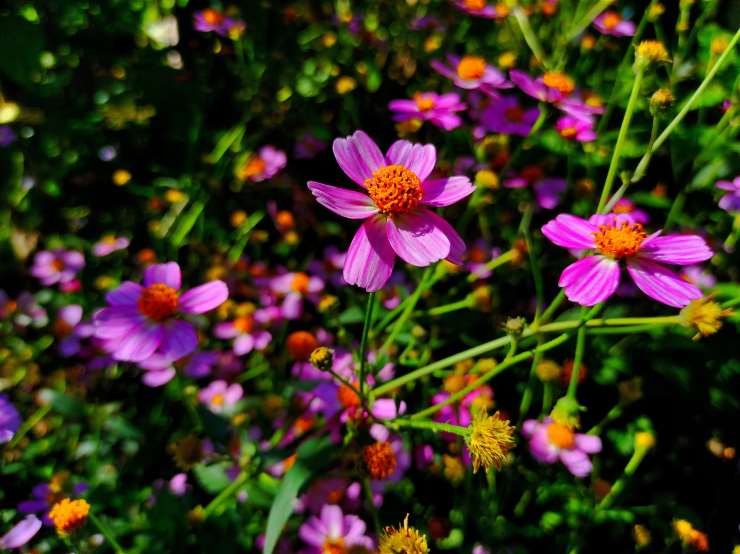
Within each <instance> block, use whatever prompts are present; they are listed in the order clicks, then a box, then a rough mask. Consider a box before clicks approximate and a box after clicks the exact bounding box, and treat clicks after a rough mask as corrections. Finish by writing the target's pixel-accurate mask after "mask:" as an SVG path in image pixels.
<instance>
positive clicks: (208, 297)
mask: <svg viewBox="0 0 740 554" xmlns="http://www.w3.org/2000/svg"><path fill="white" fill-rule="evenodd" d="M228 297H229V288H228V287H227V286H226V283H224V282H223V281H210V282H208V283H205V284H203V285H200V286H198V287H195V288H192V289H190V290H189V291H187V292H186V293H185V294H183V295H182V296H181V297H180V300H179V302H178V304H177V305H178V308H179V310H180V311H181V312H184V313H186V314H202V313H205V312H208V311H210V310H213V309H214V308H218V307H219V306H220V305H221V304H223V303H224V302H226V299H227V298H228Z"/></svg>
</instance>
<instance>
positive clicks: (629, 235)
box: [594, 221, 647, 259]
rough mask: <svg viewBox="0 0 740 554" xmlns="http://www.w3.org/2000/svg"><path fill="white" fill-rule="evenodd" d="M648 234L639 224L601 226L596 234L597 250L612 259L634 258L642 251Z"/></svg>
mask: <svg viewBox="0 0 740 554" xmlns="http://www.w3.org/2000/svg"><path fill="white" fill-rule="evenodd" d="M646 238H647V233H646V232H645V231H644V230H643V228H642V225H641V224H639V223H628V222H626V221H623V222H622V223H611V224H608V225H599V230H598V231H596V232H595V233H594V242H595V243H596V249H597V250H598V251H599V252H601V253H602V254H604V255H605V256H608V257H610V258H615V259H618V258H625V257H627V256H634V255H635V254H637V253H638V252H639V251H640V247H641V246H642V243H643V241H644V240H645V239H646Z"/></svg>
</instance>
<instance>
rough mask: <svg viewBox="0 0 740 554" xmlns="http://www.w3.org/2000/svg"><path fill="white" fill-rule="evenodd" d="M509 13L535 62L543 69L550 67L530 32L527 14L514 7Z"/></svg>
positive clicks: (535, 38)
mask: <svg viewBox="0 0 740 554" xmlns="http://www.w3.org/2000/svg"><path fill="white" fill-rule="evenodd" d="M511 13H512V14H513V16H514V19H516V22H517V24H518V25H519V30H520V31H521V32H522V36H524V41H525V42H526V43H527V46H529V49H530V50H531V51H532V53H533V54H534V57H535V58H537V60H538V61H539V62H540V63H541V64H542V65H543V66H544V67H545V68H548V67H550V63H549V62H548V61H547V58H546V57H545V52H544V50H543V49H542V45H541V44H540V41H539V40H538V39H537V35H536V34H535V33H534V31H533V30H532V26H531V25H530V24H529V18H528V17H527V14H526V13H524V10H523V9H522V8H521V7H520V6H514V7H513V8H512V9H511Z"/></svg>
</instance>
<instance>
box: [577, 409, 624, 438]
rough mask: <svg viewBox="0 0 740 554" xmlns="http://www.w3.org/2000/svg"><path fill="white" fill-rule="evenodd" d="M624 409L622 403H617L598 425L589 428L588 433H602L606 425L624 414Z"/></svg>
mask: <svg viewBox="0 0 740 554" xmlns="http://www.w3.org/2000/svg"><path fill="white" fill-rule="evenodd" d="M622 411H623V406H622V404H617V405H616V406H614V407H613V408H612V409H611V410H609V412H607V414H606V415H605V416H604V419H602V420H601V421H599V422H598V423H597V424H596V425H594V426H593V427H591V429H589V431H588V433H586V434H587V435H600V434H601V431H602V430H603V429H604V427H606V426H607V425H608V424H609V423H610V422H612V421H614V420H615V419H617V418H618V417H619V416H621V415H622Z"/></svg>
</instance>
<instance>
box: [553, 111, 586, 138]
mask: <svg viewBox="0 0 740 554" xmlns="http://www.w3.org/2000/svg"><path fill="white" fill-rule="evenodd" d="M555 130H556V131H557V132H558V133H559V134H560V136H561V137H563V138H564V139H568V140H576V141H578V142H592V141H594V140H596V131H595V130H594V121H593V119H591V118H590V117H574V116H572V115H564V116H562V117H560V118H558V120H557V122H556V123H555Z"/></svg>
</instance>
